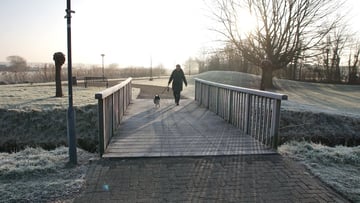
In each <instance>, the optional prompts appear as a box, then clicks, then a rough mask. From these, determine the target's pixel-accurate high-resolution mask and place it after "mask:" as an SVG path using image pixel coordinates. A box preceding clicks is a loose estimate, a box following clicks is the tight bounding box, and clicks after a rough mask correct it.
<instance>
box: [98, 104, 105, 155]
mask: <svg viewBox="0 0 360 203" xmlns="http://www.w3.org/2000/svg"><path fill="white" fill-rule="evenodd" d="M98 114H99V115H98V118H99V154H100V157H102V155H103V154H104V151H105V149H104V145H105V144H104V101H103V99H99V100H98Z"/></svg>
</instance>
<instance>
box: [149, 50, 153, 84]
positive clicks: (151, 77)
mask: <svg viewBox="0 0 360 203" xmlns="http://www.w3.org/2000/svg"><path fill="white" fill-rule="evenodd" d="M149 80H150V81H152V80H153V76H152V55H151V56H150V79H149Z"/></svg>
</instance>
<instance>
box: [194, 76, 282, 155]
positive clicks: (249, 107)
mask: <svg viewBox="0 0 360 203" xmlns="http://www.w3.org/2000/svg"><path fill="white" fill-rule="evenodd" d="M195 100H196V101H198V103H199V105H203V106H205V107H206V108H208V109H209V110H211V111H213V112H215V113H216V114H217V115H219V116H220V117H222V118H224V119H225V120H226V121H228V122H229V123H231V124H233V125H234V126H236V127H238V128H239V129H241V130H242V131H243V132H244V133H246V134H248V135H251V136H252V137H254V138H255V139H257V140H258V141H260V142H262V143H264V144H265V145H267V146H270V147H272V148H274V149H277V147H278V130H279V122H280V106H281V101H282V100H287V95H284V94H278V93H273V92H267V91H260V90H254V89H249V88H242V87H236V86H231V85H225V84H221V83H216V82H210V81H206V80H202V79H198V78H196V79H195Z"/></svg>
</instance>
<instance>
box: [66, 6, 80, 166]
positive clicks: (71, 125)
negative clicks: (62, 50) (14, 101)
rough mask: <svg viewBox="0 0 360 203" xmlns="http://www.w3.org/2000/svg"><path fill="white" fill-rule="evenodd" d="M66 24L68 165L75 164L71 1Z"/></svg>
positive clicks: (67, 8)
mask: <svg viewBox="0 0 360 203" xmlns="http://www.w3.org/2000/svg"><path fill="white" fill-rule="evenodd" d="M66 3H67V4H66V5H67V6H66V16H65V18H66V19H67V20H66V24H67V51H68V56H67V59H68V89H69V92H68V94H69V108H68V111H67V121H68V126H67V128H68V132H67V134H68V144H69V159H70V163H72V164H77V153H76V134H75V111H74V107H73V91H72V60H71V13H75V12H74V11H72V10H71V0H67V1H66Z"/></svg>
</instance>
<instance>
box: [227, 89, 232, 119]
mask: <svg viewBox="0 0 360 203" xmlns="http://www.w3.org/2000/svg"><path fill="white" fill-rule="evenodd" d="M229 91H230V94H229V104H228V122H229V123H231V121H232V119H231V116H232V114H231V111H232V105H233V91H232V90H229Z"/></svg>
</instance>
